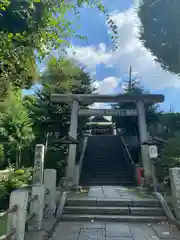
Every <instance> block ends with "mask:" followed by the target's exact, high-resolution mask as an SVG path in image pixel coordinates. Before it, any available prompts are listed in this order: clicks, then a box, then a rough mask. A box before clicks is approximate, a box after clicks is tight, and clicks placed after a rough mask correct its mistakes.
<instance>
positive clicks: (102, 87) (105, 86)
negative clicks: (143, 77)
mask: <svg viewBox="0 0 180 240" xmlns="http://www.w3.org/2000/svg"><path fill="white" fill-rule="evenodd" d="M117 84H118V79H117V78H115V77H108V78H105V79H104V80H103V81H96V82H95V84H94V85H95V87H96V91H95V93H99V94H112V93H113V92H114V89H115V88H116V87H117ZM91 108H109V106H107V105H106V104H104V103H94V104H93V105H92V106H91Z"/></svg>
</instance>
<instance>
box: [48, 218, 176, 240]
mask: <svg viewBox="0 0 180 240" xmlns="http://www.w3.org/2000/svg"><path fill="white" fill-rule="evenodd" d="M51 240H180V231H178V230H176V229H173V228H172V227H170V226H169V225H165V224H163V223H161V224H138V223H137V224H131V223H130V224H128V223H126V224H124V223H98V222H91V223H83V222H60V223H59V225H58V226H57V228H56V230H55V233H54V234H53V236H52V238H51Z"/></svg>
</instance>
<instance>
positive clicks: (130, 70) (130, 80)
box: [128, 66, 132, 92]
mask: <svg viewBox="0 0 180 240" xmlns="http://www.w3.org/2000/svg"><path fill="white" fill-rule="evenodd" d="M128 85H129V86H128V88H129V92H131V90H132V67H131V66H130V68H129V84H128Z"/></svg>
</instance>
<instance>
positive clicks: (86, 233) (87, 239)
mask: <svg viewBox="0 0 180 240" xmlns="http://www.w3.org/2000/svg"><path fill="white" fill-rule="evenodd" d="M91 239H92V240H104V239H105V229H96V228H91V229H90V228H89V229H81V230H80V234H79V238H78V240H91Z"/></svg>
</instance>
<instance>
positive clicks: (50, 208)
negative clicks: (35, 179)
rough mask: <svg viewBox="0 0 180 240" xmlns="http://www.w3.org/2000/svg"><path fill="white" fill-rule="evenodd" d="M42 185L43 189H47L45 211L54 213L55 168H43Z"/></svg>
mask: <svg viewBox="0 0 180 240" xmlns="http://www.w3.org/2000/svg"><path fill="white" fill-rule="evenodd" d="M44 187H45V191H46V190H48V194H47V195H46V196H45V205H47V208H46V210H45V211H47V212H52V213H54V212H55V210H56V170H55V169H45V170H44Z"/></svg>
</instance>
